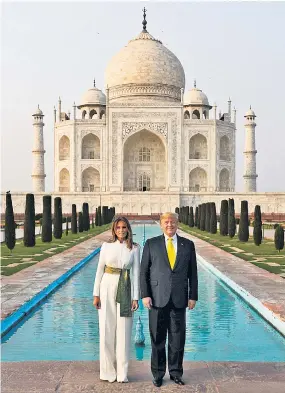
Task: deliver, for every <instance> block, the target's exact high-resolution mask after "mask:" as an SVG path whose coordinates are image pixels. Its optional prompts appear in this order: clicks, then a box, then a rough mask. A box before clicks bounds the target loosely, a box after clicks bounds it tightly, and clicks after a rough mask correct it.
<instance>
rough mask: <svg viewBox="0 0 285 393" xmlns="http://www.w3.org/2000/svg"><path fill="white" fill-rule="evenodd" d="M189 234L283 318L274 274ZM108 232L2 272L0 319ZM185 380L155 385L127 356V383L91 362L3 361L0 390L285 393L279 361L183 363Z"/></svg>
mask: <svg viewBox="0 0 285 393" xmlns="http://www.w3.org/2000/svg"><path fill="white" fill-rule="evenodd" d="M179 234H181V235H183V236H185V237H188V238H192V239H193V240H194V241H195V246H196V250H197V252H198V254H199V255H201V256H202V257H203V258H204V259H205V260H207V261H208V262H209V263H211V264H212V265H213V266H215V267H216V268H217V269H218V270H220V271H221V272H222V273H224V274H225V275H227V276H228V277H229V278H231V279H232V280H233V281H235V282H236V283H237V284H239V285H240V286H242V287H243V288H244V289H246V290H247V291H248V292H250V293H251V294H252V295H253V296H255V297H257V298H258V299H260V300H261V302H262V303H263V304H264V305H265V306H266V307H267V308H268V309H270V310H271V311H272V312H274V313H275V315H276V316H277V317H278V318H279V319H280V320H281V321H285V284H284V280H283V279H282V278H280V277H278V276H277V275H274V274H272V273H269V272H267V271H265V270H263V269H260V268H258V267H256V266H254V265H251V264H250V263H248V262H246V261H243V260H241V259H239V258H237V257H235V256H234V255H231V254H229V253H227V252H225V251H223V250H221V249H219V248H216V247H214V246H212V245H210V244H209V243H207V242H205V241H203V240H201V239H198V238H193V237H191V236H190V235H188V234H185V233H182V232H181V231H179ZM109 237H110V231H108V232H104V233H103V234H100V235H98V236H96V237H94V238H92V239H90V240H87V241H86V242H83V243H80V244H78V245H76V246H75V247H73V248H72V249H69V250H67V251H64V252H63V253H61V254H59V255H55V256H52V257H50V258H48V259H46V260H44V261H42V262H39V263H37V264H36V265H34V266H31V267H29V268H27V269H25V270H22V271H20V272H18V273H16V274H14V275H13V276H10V277H2V280H1V281H2V299H1V306H2V318H5V317H6V316H8V315H9V314H10V313H12V312H13V311H14V310H15V309H17V308H18V307H19V306H21V305H22V304H23V303H24V302H26V301H27V300H29V299H30V298H31V297H33V296H34V295H35V294H36V293H38V292H39V291H41V290H42V289H43V288H45V287H46V286H47V285H49V284H50V283H51V282H53V281H54V280H56V279H57V278H58V277H60V276H61V275H62V274H63V273H65V272H66V271H67V270H69V269H70V268H72V267H73V266H74V265H75V264H77V263H78V262H79V261H80V260H81V259H83V258H84V257H86V256H87V255H88V254H89V253H90V252H91V251H93V250H94V249H95V248H97V247H99V246H100V245H101V244H102V242H103V241H105V240H107V239H108V238H109ZM184 370H185V372H184V379H185V382H186V385H185V386H184V387H180V386H177V385H175V384H174V383H172V382H171V381H170V380H169V378H168V377H166V378H165V382H164V384H163V386H162V387H161V388H160V389H158V388H155V387H154V386H153V385H152V383H151V379H152V377H151V374H150V370H149V362H139V361H132V362H131V365H130V370H129V379H130V383H128V384H119V383H113V384H109V383H107V382H100V380H99V363H98V362H97V361H95V362H49V361H43V362H4V363H2V393H32V392H33V393H51V392H57V393H79V392H80V393H91V392H102V393H104V392H108V393H112V392H134V393H138V392H157V391H161V392H178V391H183V392H193V393H194V392H195V393H268V392H270V393H284V391H285V359H284V363H249V362H244V363H233V362H185V363H184Z"/></svg>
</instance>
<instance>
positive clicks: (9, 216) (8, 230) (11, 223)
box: [5, 191, 16, 252]
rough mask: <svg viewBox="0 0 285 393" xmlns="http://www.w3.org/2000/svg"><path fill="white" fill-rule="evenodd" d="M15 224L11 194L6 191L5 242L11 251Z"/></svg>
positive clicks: (14, 238)
mask: <svg viewBox="0 0 285 393" xmlns="http://www.w3.org/2000/svg"><path fill="white" fill-rule="evenodd" d="M15 229H16V225H15V220H14V211H13V203H12V196H11V194H10V192H9V191H8V192H6V210H5V243H6V246H7V247H8V248H9V250H10V251H11V252H12V250H13V248H14V247H15V244H16V231H15Z"/></svg>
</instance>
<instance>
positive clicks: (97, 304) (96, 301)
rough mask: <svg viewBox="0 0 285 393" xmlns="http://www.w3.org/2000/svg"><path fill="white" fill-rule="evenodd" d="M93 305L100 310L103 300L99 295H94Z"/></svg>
mask: <svg viewBox="0 0 285 393" xmlns="http://www.w3.org/2000/svg"><path fill="white" fill-rule="evenodd" d="M93 306H95V307H96V308H97V310H100V308H101V301H100V297H99V296H94V297H93Z"/></svg>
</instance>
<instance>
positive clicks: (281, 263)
mask: <svg viewBox="0 0 285 393" xmlns="http://www.w3.org/2000/svg"><path fill="white" fill-rule="evenodd" d="M179 228H180V229H182V230H183V231H185V232H187V233H189V234H191V235H193V236H197V237H199V238H200V239H202V240H205V241H206V242H208V243H210V244H212V245H214V246H216V247H219V248H221V249H222V250H225V251H227V252H229V253H230V254H233V255H235V256H237V257H239V258H241V259H244V260H245V261H248V262H251V263H253V264H254V265H256V266H259V267H261V268H262V269H265V270H268V271H269V272H271V273H276V274H281V273H285V249H283V250H281V251H280V253H279V252H278V251H277V250H276V249H275V246H274V241H273V240H270V239H264V240H263V243H262V244H261V245H260V246H256V245H255V244H254V242H253V238H252V237H250V238H249V241H248V242H246V243H244V242H240V241H239V240H238V237H237V235H236V236H235V237H234V238H232V239H231V238H230V237H229V236H221V235H220V233H216V234H211V233H208V232H206V231H200V230H199V229H197V228H190V227H189V226H188V225H184V224H182V223H180V224H179ZM232 247H235V248H237V249H239V250H241V251H238V250H234V249H233V248H232ZM246 254H252V255H246ZM270 263H276V264H277V266H270Z"/></svg>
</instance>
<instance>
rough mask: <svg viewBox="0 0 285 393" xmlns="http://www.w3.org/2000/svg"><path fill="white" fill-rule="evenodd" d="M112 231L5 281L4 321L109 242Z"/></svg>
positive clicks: (2, 305) (2, 298)
mask: <svg viewBox="0 0 285 393" xmlns="http://www.w3.org/2000/svg"><path fill="white" fill-rule="evenodd" d="M110 236H111V231H106V232H103V233H101V234H99V235H97V236H95V237H93V238H91V239H89V240H86V241H85V242H82V243H79V244H77V245H76V246H74V247H72V248H69V249H68V250H66V251H63V252H62V253H60V254H57V255H54V256H51V257H50V258H47V259H45V260H43V261H41V262H38V263H37V264H35V265H32V266H30V267H27V268H26V269H24V270H21V271H20V272H18V273H15V274H13V275H12V276H2V277H1V319H3V318H6V317H7V316H9V315H10V314H11V313H12V312H14V311H15V310H17V309H18V308H19V307H20V306H21V305H22V304H24V303H25V302H27V301H28V300H30V299H31V298H32V297H34V296H35V295H36V294H37V293H38V292H40V291H41V290H42V289H44V288H46V287H47V286H48V285H49V284H51V283H52V282H53V281H55V280H56V279H57V278H59V277H60V276H62V275H63V274H64V273H65V272H66V271H67V270H69V269H71V268H72V267H73V266H75V265H76V264H77V263H78V262H80V261H81V260H82V259H83V258H85V257H86V256H87V255H88V254H90V253H91V252H92V251H93V250H95V249H96V248H98V247H100V246H101V244H102V243H103V242H104V241H106V240H108V239H109V238H110Z"/></svg>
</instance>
